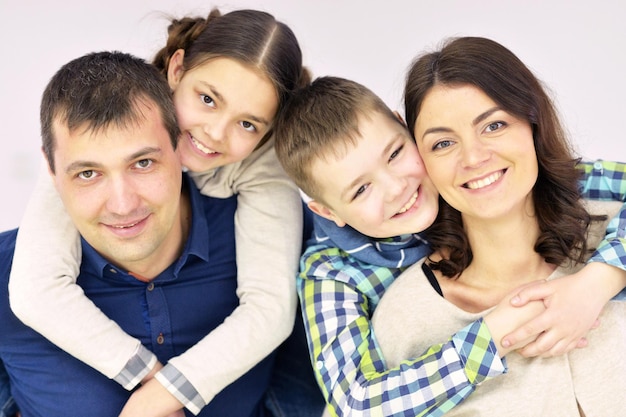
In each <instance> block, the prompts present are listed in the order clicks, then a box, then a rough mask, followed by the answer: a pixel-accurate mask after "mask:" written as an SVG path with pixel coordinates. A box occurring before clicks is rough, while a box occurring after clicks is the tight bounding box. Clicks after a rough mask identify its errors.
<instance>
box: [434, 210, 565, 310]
mask: <svg viewBox="0 0 626 417" xmlns="http://www.w3.org/2000/svg"><path fill="white" fill-rule="evenodd" d="M463 222H464V227H465V229H466V231H467V235H468V238H469V242H470V246H471V248H472V255H473V259H472V263H471V264H470V266H468V267H467V268H466V269H465V271H463V273H462V274H461V275H460V276H459V277H458V278H457V279H454V280H450V279H447V278H439V277H438V280H439V282H440V284H441V286H442V290H443V291H444V296H445V297H446V298H447V299H449V300H450V301H451V302H453V303H454V304H457V305H458V306H459V307H461V308H463V309H465V310H467V311H472V312H480V311H483V310H485V309H486V308H489V307H492V306H494V305H495V304H497V303H498V302H499V301H500V300H501V299H502V297H504V296H505V295H507V294H508V293H510V292H511V291H512V290H513V289H514V288H517V287H519V286H520V285H522V284H525V283H528V282H531V281H535V280H538V279H545V278H547V277H548V276H550V274H551V273H552V272H553V271H554V269H555V267H554V265H550V264H548V263H546V262H545V260H544V259H543V257H541V255H539V254H538V253H537V252H535V250H534V246H535V242H536V240H537V237H538V236H539V233H540V230H539V225H538V223H537V219H536V217H535V216H534V215H533V214H532V213H529V211H528V210H522V211H520V213H519V214H518V215H512V214H509V215H507V216H505V217H503V218H499V219H477V218H470V217H466V216H464V217H463Z"/></svg>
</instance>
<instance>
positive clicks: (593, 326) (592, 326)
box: [591, 319, 600, 330]
mask: <svg viewBox="0 0 626 417" xmlns="http://www.w3.org/2000/svg"><path fill="white" fill-rule="evenodd" d="M598 327H600V319H596V321H594V322H593V324H592V325H591V329H592V330H593V329H597V328H598Z"/></svg>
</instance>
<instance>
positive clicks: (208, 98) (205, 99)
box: [200, 94, 215, 107]
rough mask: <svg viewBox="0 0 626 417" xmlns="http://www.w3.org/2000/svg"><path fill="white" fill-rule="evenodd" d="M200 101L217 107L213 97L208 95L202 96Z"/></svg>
mask: <svg viewBox="0 0 626 417" xmlns="http://www.w3.org/2000/svg"><path fill="white" fill-rule="evenodd" d="M200 99H201V100H202V102H203V103H204V104H206V105H207V106H211V107H215V101H214V100H213V99H212V98H211V96H208V95H206V94H200Z"/></svg>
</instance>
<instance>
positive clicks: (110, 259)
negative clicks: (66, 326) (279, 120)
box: [0, 52, 272, 417]
mask: <svg viewBox="0 0 626 417" xmlns="http://www.w3.org/2000/svg"><path fill="white" fill-rule="evenodd" d="M41 115H42V138H43V150H44V154H45V157H46V159H47V162H48V166H49V170H50V174H51V176H52V178H53V181H54V184H55V186H56V189H57V191H58V193H59V195H60V196H61V199H62V201H63V204H64V207H65V210H66V211H67V213H68V214H69V215H70V218H71V219H72V222H73V223H74V225H75V226H76V228H77V230H78V231H79V233H80V235H81V237H82V253H83V255H82V264H81V269H80V275H79V277H78V280H77V283H78V284H79V285H80V286H81V287H82V290H83V291H84V292H85V294H86V295H87V297H88V298H89V299H90V300H91V301H92V302H93V303H95V304H96V305H97V306H98V307H99V308H100V309H101V310H102V312H103V313H104V314H106V315H107V316H108V317H110V318H111V319H113V320H114V321H115V322H117V324H119V325H120V326H121V327H122V329H123V330H125V331H126V332H127V333H128V334H130V335H131V336H134V337H136V338H137V339H139V340H140V341H141V344H142V348H141V349H147V350H149V351H151V352H153V353H154V354H155V355H156V357H157V358H158V361H159V365H157V369H158V368H159V367H160V363H167V361H168V359H170V358H172V357H175V356H178V355H180V354H181V353H183V352H185V351H186V350H187V349H189V348H190V347H192V346H193V345H195V344H196V343H197V342H198V341H200V339H202V338H203V337H204V336H205V335H207V334H208V333H209V332H211V331H212V330H213V329H214V328H215V327H217V326H218V325H219V324H220V323H222V322H223V320H224V319H225V318H226V317H227V316H228V315H229V314H230V313H231V312H232V311H233V310H234V309H235V307H236V306H237V305H238V302H239V300H238V298H237V295H236V292H235V290H236V286H237V282H236V271H237V270H236V260H235V237H234V212H235V209H236V197H235V196H233V197H231V198H226V199H215V198H210V197H205V196H201V195H200V194H199V192H198V191H197V189H196V188H195V186H194V185H193V183H192V182H191V181H190V180H189V178H187V176H186V175H183V174H182V171H181V165H180V162H179V160H178V156H177V153H176V145H177V138H178V134H179V130H178V127H177V124H176V117H175V110H174V107H173V103H172V101H171V95H170V91H169V87H168V85H167V83H166V82H165V80H164V79H163V78H162V76H161V75H160V74H159V73H158V72H157V71H156V69H154V68H153V67H152V66H150V65H149V64H147V63H145V62H143V61H141V60H139V59H137V58H134V57H132V56H130V55H127V54H122V53H109V52H102V53H94V54H89V55H86V56H83V57H81V58H78V59H76V60H73V61H71V62H70V63H68V64H66V65H65V66H63V67H62V68H61V69H60V70H59V71H58V72H57V74H55V76H54V77H53V78H52V80H51V81H50V83H49V84H48V86H47V88H46V91H45V92H44V96H43V99H42V108H41ZM16 234H17V231H16V230H13V231H8V232H5V233H3V234H0V297H1V298H0V300H1V301H0V317H2V320H1V323H0V359H1V360H2V362H3V363H4V365H5V367H6V370H7V373H8V375H9V377H10V379H11V384H12V393H13V396H14V398H15V401H16V402H17V405H18V406H19V408H20V412H21V416H22V417H29V416H45V417H54V416H72V415H80V416H84V415H94V416H118V415H120V412H121V411H122V409H123V408H124V413H125V415H142V416H145V415H153V414H154V413H155V412H156V410H158V411H159V412H160V413H161V414H162V413H163V410H171V411H174V410H176V409H180V408H181V407H182V405H181V404H180V402H177V397H176V396H174V395H172V394H170V392H172V391H174V392H178V393H183V394H186V393H187V392H189V384H188V383H187V384H186V383H185V380H184V378H177V375H176V369H175V368H173V367H167V366H166V368H164V370H166V369H167V371H168V372H167V373H165V374H161V375H160V379H159V381H156V380H155V379H151V380H148V381H147V382H146V384H145V385H144V386H143V387H142V388H139V390H137V393H140V392H142V390H143V392H145V390H146V389H147V388H148V387H150V389H151V390H152V392H160V393H161V394H162V395H160V396H158V398H157V400H156V401H146V402H144V403H134V404H133V405H132V407H130V406H129V405H128V404H127V401H128V399H129V397H131V395H132V394H131V393H129V392H128V391H126V390H125V389H124V388H123V387H122V385H120V384H119V383H118V382H116V381H114V380H111V379H108V378H106V377H105V376H103V375H102V374H100V373H98V372H97V371H95V370H93V369H92V368H90V367H89V366H87V365H85V364H84V363H82V362H80V361H79V360H77V359H75V358H74V357H72V356H70V355H68V354H66V353H65V352H63V351H62V350H60V349H59V348H57V347H56V346H55V345H53V344H52V343H50V342H49V341H48V340H46V339H45V338H43V337H42V336H41V335H39V334H38V333H36V332H34V331H33V330H32V329H30V328H28V327H26V326H25V325H23V324H22V323H21V322H20V321H19V320H18V319H17V318H16V317H15V316H14V315H13V314H12V312H11V310H10V307H9V303H8V296H7V281H8V277H9V272H10V267H11V259H12V256H13V248H14V244H15V238H16ZM77 331H78V330H77ZM271 362H272V356H270V357H268V358H266V359H265V360H264V361H262V362H261V363H260V364H258V365H257V366H256V367H255V368H253V369H252V370H251V371H249V372H248V373H247V374H245V375H244V376H243V377H241V378H240V379H238V380H237V381H235V382H234V383H233V384H231V385H230V386H228V387H227V388H226V389H224V390H223V391H222V392H221V393H219V394H218V395H217V396H216V397H215V398H214V399H213V400H212V401H211V402H210V403H209V404H208V405H207V406H206V407H204V408H203V409H202V410H201V411H200V410H196V411H197V412H199V414H198V415H200V416H214V415H215V416H218V415H219V416H258V415H262V399H263V394H264V392H265V389H266V388H267V383H268V380H269V376H270V373H271ZM144 365H145V364H138V366H144ZM162 381H165V384H166V385H167V384H171V385H170V386H168V390H169V392H168V390H166V389H165V387H164V386H163V385H161V384H159V382H162ZM181 381H182V383H181ZM159 390H160V391H159ZM192 390H193V388H192ZM135 398H136V397H135ZM129 403H130V402H129ZM172 404H173V405H174V406H173V407H172ZM125 405H126V407H125ZM129 407H130V408H129ZM194 412H195V411H194ZM154 415H156V414H154Z"/></svg>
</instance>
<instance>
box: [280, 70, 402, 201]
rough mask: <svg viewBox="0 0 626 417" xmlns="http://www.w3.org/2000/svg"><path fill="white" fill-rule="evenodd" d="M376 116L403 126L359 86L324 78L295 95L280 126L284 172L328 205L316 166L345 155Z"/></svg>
mask: <svg viewBox="0 0 626 417" xmlns="http://www.w3.org/2000/svg"><path fill="white" fill-rule="evenodd" d="M372 112H379V113H382V114H385V115H389V117H391V118H392V119H394V120H396V121H398V123H400V121H399V119H398V118H396V117H395V115H394V113H393V112H392V111H391V110H390V109H389V107H388V106H387V105H386V104H385V103H384V102H383V100H382V99H381V98H380V97H378V96H377V95H376V94H374V93H373V92H372V91H371V90H369V89H368V88H366V87H365V86H363V85H361V84H359V83H357V82H355V81H350V80H346V79H343V78H338V77H319V78H317V79H316V80H315V81H313V82H312V83H311V84H310V85H309V86H307V87H305V88H303V89H301V90H298V91H297V92H295V93H294V95H293V96H292V97H291V99H290V101H289V102H288V104H287V106H286V107H285V109H284V110H283V111H282V112H281V114H280V115H279V116H278V118H277V120H276V130H275V141H276V142H275V146H276V154H277V156H278V159H279V161H280V163H281V164H282V166H283V168H284V169H285V171H286V172H287V174H288V175H289V176H290V177H291V178H292V179H293V180H294V181H295V183H296V185H297V186H298V187H300V189H301V190H302V191H303V192H304V193H305V194H307V195H308V196H309V197H311V198H313V199H314V200H317V201H320V202H323V201H322V200H321V198H320V197H321V194H322V186H323V184H318V183H317V182H316V181H315V177H314V175H313V172H311V170H312V166H313V163H314V162H315V161H316V160H318V159H323V160H326V159H327V158H329V157H341V156H342V155H345V153H346V152H348V150H349V148H350V145H352V146H354V145H355V144H356V141H357V136H358V135H359V134H360V132H359V126H358V119H359V117H360V116H365V117H369V115H370V114H371V113H372Z"/></svg>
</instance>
